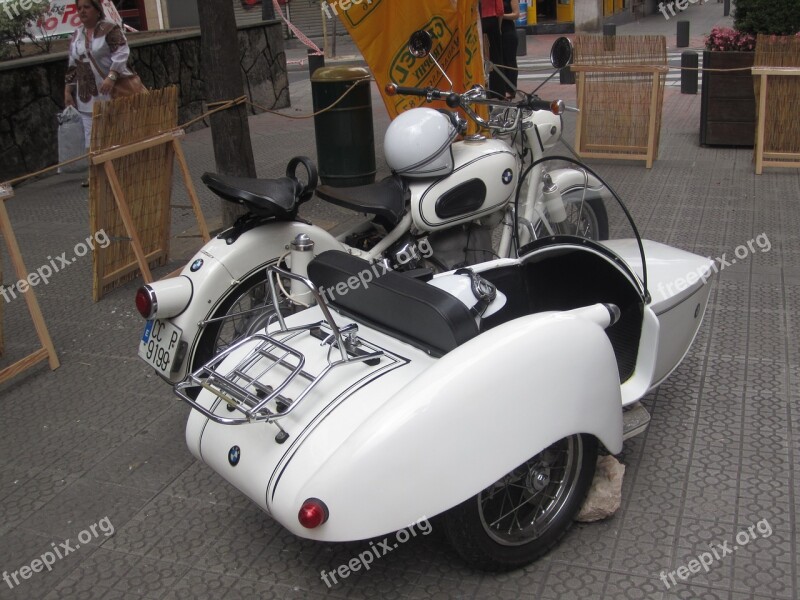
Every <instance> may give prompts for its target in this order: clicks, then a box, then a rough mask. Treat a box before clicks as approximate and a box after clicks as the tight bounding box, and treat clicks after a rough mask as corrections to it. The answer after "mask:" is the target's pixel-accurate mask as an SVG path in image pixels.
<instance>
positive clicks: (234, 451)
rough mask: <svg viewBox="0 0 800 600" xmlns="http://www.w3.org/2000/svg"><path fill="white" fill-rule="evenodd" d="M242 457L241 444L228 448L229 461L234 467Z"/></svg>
mask: <svg viewBox="0 0 800 600" xmlns="http://www.w3.org/2000/svg"><path fill="white" fill-rule="evenodd" d="M240 458H242V451H241V450H240V449H239V446H234V447H233V448H231V449H230V450H228V462H229V463H231V466H232V467H235V466H236V465H238V464H239V459H240Z"/></svg>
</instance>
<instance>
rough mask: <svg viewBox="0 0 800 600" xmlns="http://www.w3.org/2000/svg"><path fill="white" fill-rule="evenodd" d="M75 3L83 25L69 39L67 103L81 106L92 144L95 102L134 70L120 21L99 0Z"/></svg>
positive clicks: (108, 96)
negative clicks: (107, 13) (110, 18)
mask: <svg viewBox="0 0 800 600" xmlns="http://www.w3.org/2000/svg"><path fill="white" fill-rule="evenodd" d="M75 6H76V7H77V8H78V17H79V18H80V20H81V26H80V27H78V28H77V29H76V30H75V32H74V33H73V34H72V38H71V40H70V43H69V64H68V66H67V75H66V78H65V87H64V104H65V105H67V106H75V107H76V108H77V109H78V112H79V113H80V115H81V119H82V120H83V132H84V141H85V144H86V148H89V142H90V140H91V137H92V108H93V106H94V103H95V102H96V101H98V100H110V99H111V90H112V89H114V85H115V84H116V82H117V80H118V79H119V78H120V77H130V76H132V75H133V72H132V71H131V70H130V69H129V68H128V56H129V55H130V48H129V47H128V41H127V40H126V39H125V35H124V34H123V33H122V29H120V27H119V25H117V24H115V23H112V22H110V21H107V20H106V19H105V14H104V13H103V7H102V6H101V5H100V2H99V0H77V2H76V3H75Z"/></svg>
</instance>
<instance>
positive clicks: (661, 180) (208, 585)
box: [0, 3, 800, 600]
mask: <svg viewBox="0 0 800 600" xmlns="http://www.w3.org/2000/svg"><path fill="white" fill-rule="evenodd" d="M721 6H722V5H721V4H720V5H717V4H711V3H710V4H708V5H698V6H696V7H694V8H696V9H702V10H708V11H711V10H712V9H716V8H717V7H719V14H720V15H721ZM657 16H658V18H659V19H663V17H661V16H660V15H657ZM720 18H721V17H720ZM717 20H719V19H717ZM536 43H537V44H539V43H541V42H536ZM541 94H542V96H543V97H563V98H564V99H565V100H566V101H567V102H570V101H572V102H574V97H575V92H574V86H559V85H557V84H553V83H551V84H548V85H547V86H546V87H545V88H543V89H542V92H541ZM291 95H292V102H293V108H291V109H287V110H286V111H284V112H285V113H288V114H292V115H295V116H297V115H299V114H307V113H308V112H310V92H309V84H308V82H307V81H301V82H297V83H293V84H292V87H291ZM373 102H374V105H375V110H374V122H375V131H376V142H377V154H378V165H379V169H380V170H381V172H383V173H385V172H386V166H385V162H384V161H383V157H382V150H381V144H380V140H382V136H383V132H384V131H385V128H386V126H387V125H388V118H387V117H386V114H385V111H384V110H383V108H382V106H381V105H380V101H379V99H378V96H377V92H376V91H375V90H373ZM699 105H700V97H699V96H686V95H681V94H680V93H679V92H678V91H677V90H675V89H667V91H666V95H665V100H664V116H663V129H662V134H661V147H660V156H659V159H658V160H657V161H656V163H655V164H654V166H653V168H652V170H646V169H645V168H644V166H642V165H641V164H636V163H617V162H610V161H605V162H604V161H592V162H591V163H590V164H591V165H592V166H593V167H594V168H596V169H597V170H598V171H599V172H600V173H601V174H602V175H603V176H604V177H605V178H606V179H607V180H608V181H609V182H610V183H611V184H612V185H613V186H614V187H615V188H616V189H617V191H618V192H620V194H621V196H622V197H623V198H624V199H625V200H626V201H627V202H628V205H629V207H630V208H631V210H632V212H633V214H634V217H635V219H636V221H637V223H638V225H639V226H640V229H641V231H642V234H643V235H644V236H645V237H647V238H649V239H653V240H656V241H660V242H664V243H667V244H671V245H674V246H677V247H680V248H683V249H686V250H690V251H694V252H697V253H699V254H702V255H707V256H711V257H721V256H723V255H726V256H727V257H728V259H730V257H732V256H733V255H734V253H735V252H736V249H737V248H739V247H740V246H742V245H746V244H747V242H748V241H752V240H756V239H757V238H759V236H762V237H760V239H761V240H762V241H763V240H764V239H768V240H769V242H770V245H769V250H768V251H762V250H764V249H765V248H766V246H763V247H759V246H756V251H754V252H749V253H748V254H747V256H745V257H744V258H743V259H742V260H739V261H737V263H736V264H732V265H731V266H730V267H727V268H725V269H724V270H723V271H722V272H721V273H720V274H719V276H718V277H716V278H715V280H714V281H713V288H712V292H711V300H710V304H709V308H708V312H707V314H706V318H705V321H704V324H703V326H702V329H701V331H700V333H699V336H698V339H697V340H696V342H695V344H694V346H693V347H692V348H691V350H690V352H689V354H688V356H687V357H686V359H685V360H684V362H683V363H682V365H681V366H680V367H679V369H678V370H677V371H676V372H675V373H674V374H673V375H672V377H671V378H670V379H669V380H668V381H667V382H665V383H664V384H663V385H662V386H661V387H660V388H658V389H657V390H656V391H655V392H653V393H651V394H650V395H648V396H647V398H646V400H645V404H646V406H647V408H648V409H649V410H650V412H651V413H652V415H653V420H652V422H651V425H650V427H649V429H648V431H647V432H646V433H645V434H644V435H642V436H639V437H637V438H634V439H632V440H630V441H628V442H626V444H625V447H624V450H623V452H622V454H621V456H620V457H619V458H620V460H621V461H622V462H623V463H624V464H625V465H626V467H627V471H626V474H625V480H624V485H623V502H622V507H621V509H620V511H619V512H618V514H617V515H615V516H614V517H613V518H611V519H609V520H607V521H604V522H600V523H594V524H587V525H577V526H576V527H574V528H573V529H572V531H571V532H570V533H569V534H568V535H567V536H566V538H565V539H564V540H563V543H562V544H561V545H560V546H559V547H558V548H557V549H556V550H555V551H553V552H551V553H550V554H549V555H548V556H547V557H545V558H544V559H542V560H540V561H538V562H537V563H535V564H533V565H531V566H529V567H527V568H525V569H521V570H519V571H516V572H513V573H510V574H504V575H497V574H490V573H481V572H474V571H470V570H468V569H466V568H465V567H463V566H462V565H461V563H460V562H459V561H458V560H457V558H456V557H455V556H454V554H453V552H452V551H451V550H450V549H449V548H448V546H447V544H446V542H445V540H444V537H443V535H442V531H441V528H439V527H437V523H436V522H435V521H434V523H433V531H432V533H431V534H430V535H428V536H424V537H421V536H417V537H416V538H413V539H412V540H411V541H409V542H408V543H406V544H403V545H402V547H400V548H398V549H397V550H395V551H393V552H392V555H391V556H387V557H385V558H384V559H383V560H382V561H380V563H377V562H376V563H375V564H374V565H373V568H372V569H371V570H370V571H367V572H359V573H356V574H354V575H352V576H351V577H350V578H348V579H346V580H344V581H342V582H341V583H339V584H337V585H335V586H333V587H332V588H328V587H327V586H326V584H325V583H324V582H323V581H322V579H321V577H320V572H321V571H323V570H325V571H330V570H331V569H334V568H336V567H337V566H338V565H340V564H344V563H346V562H347V561H349V560H350V558H352V557H353V556H356V555H357V554H358V553H359V552H361V551H363V550H364V548H365V547H367V542H357V543H347V544H321V543H313V542H309V541H304V540H300V539H297V538H295V537H293V536H292V535H289V534H287V533H286V532H285V531H283V530H282V529H281V528H280V527H278V526H277V525H276V524H275V523H274V522H272V521H271V520H270V519H269V517H267V516H266V515H264V514H262V513H261V512H259V510H258V509H257V508H255V506H254V505H252V503H250V502H249V501H248V500H246V499H245V498H244V497H243V496H242V495H241V494H239V493H237V492H236V491H235V490H233V489H232V488H231V487H230V486H228V485H227V484H226V483H225V482H224V481H223V480H222V479H221V478H220V477H218V476H217V475H215V474H214V473H213V472H211V470H210V469H208V468H206V467H205V466H204V465H202V464H200V463H197V462H196V461H195V460H194V459H193V458H192V457H191V455H190V454H189V451H188V450H187V448H186V446H185V441H184V435H183V427H184V424H185V420H186V416H187V412H188V411H187V409H186V408H184V406H183V405H182V404H180V403H179V401H178V400H177V399H176V398H175V397H174V395H173V394H172V392H171V390H170V389H169V388H168V387H167V386H166V385H165V384H164V383H163V382H162V381H161V380H159V379H158V378H157V377H156V376H155V375H154V374H153V373H152V371H151V370H149V369H148V367H146V366H145V365H144V363H141V362H140V361H139V360H138V359H137V357H136V348H137V343H138V339H139V336H140V334H141V329H142V325H143V323H142V320H141V318H140V317H139V316H138V314H137V313H136V311H135V309H134V307H133V294H134V291H135V289H136V287H137V286H138V283H135V282H133V283H131V284H129V285H127V286H125V287H123V288H121V289H119V290H117V291H115V292H113V293H111V294H109V295H108V296H107V297H106V298H104V299H103V300H102V301H101V302H99V303H97V304H95V303H93V302H92V301H91V261H90V258H88V257H85V258H81V259H78V260H77V261H76V262H74V263H72V264H70V265H69V267H68V268H64V269H63V271H61V272H59V273H57V274H56V275H55V276H54V277H53V279H52V280H51V282H50V283H49V284H48V285H46V286H39V287H37V288H36V293H37V297H38V299H39V302H40V304H41V306H42V310H43V313H44V317H45V320H46V321H47V324H48V326H49V328H50V332H51V335H52V336H53V339H54V342H55V346H56V348H57V350H58V353H59V357H60V359H61V363H62V366H61V367H60V368H59V369H58V370H56V371H53V372H50V371H49V370H47V368H46V367H44V366H42V367H37V368H35V369H33V370H31V371H28V372H26V373H25V374H23V375H21V376H19V377H17V378H16V379H15V380H13V381H12V382H10V383H8V384H5V385H4V386H2V387H0V411H2V417H1V418H0V515H1V516H0V576H2V575H3V574H5V573H9V574H10V573H12V572H14V571H17V572H19V570H20V569H21V568H22V567H23V566H25V565H31V564H32V561H34V560H35V559H37V558H39V557H40V556H42V555H43V554H45V553H46V552H49V551H51V550H53V549H54V545H55V547H56V548H61V549H62V554H63V552H66V550H64V549H63V547H62V546H61V543H63V542H65V541H66V540H70V541H71V546H72V547H75V546H77V545H80V547H79V548H77V547H75V548H74V550H73V551H71V552H70V553H69V554H68V555H66V556H64V557H63V558H62V559H59V560H56V561H55V562H54V564H53V565H52V571H44V572H40V573H32V574H31V576H30V578H29V579H25V580H20V583H19V585H14V586H13V587H10V586H9V585H8V584H7V583H6V582H5V581H0V599H5V598H9V599H21V600H29V599H39V598H45V599H47V600H55V599H57V598H68V599H92V598H103V599H117V598H119V599H126V600H134V599H141V598H159V599H165V600H166V599H170V600H171V599H176V598H193V599H194V598H209V599H214V600H217V599H226V600H227V599H234V598H242V599H248V600H250V599H254V598H265V599H269V598H275V599H284V598H298V599H306V598H370V599H372V598H377V597H381V598H384V597H385V598H437V599H448V598H453V599H456V598H457V599H461V598H473V599H481V600H482V599H488V598H509V599H510V598H526V599H533V598H563V599H573V598H592V599H595V598H607V599H615V600H616V599H638V598H647V599H648V600H650V599H652V600H677V599H695V598H703V599H715V600H717V599H718V600H723V599H724V600H745V599H750V598H755V599H762V600H766V599H790V600H791V599H794V598H798V597H800V572H799V571H798V551H799V550H800V540H798V537H797V527H798V525H799V524H800V517H799V516H798V514H799V513H798V510H800V498H798V489H799V488H798V480H799V478H800V467H799V466H798V455H799V454H800V437H799V436H798V433H797V432H798V430H799V429H800V408H798V406H799V405H798V402H799V401H800V349H799V347H798V343H797V340H798V333H800V316H798V315H800V172H798V171H797V170H788V169H787V170H768V171H767V172H766V173H765V174H764V175H761V176H756V175H754V166H753V163H752V151H751V150H749V149H723V148H701V147H700V146H699V145H698V135H699V134H698V132H699ZM566 120H567V132H566V136H565V137H566V139H567V140H569V141H572V140H574V129H573V125H574V118H573V117H572V116H567V118H566ZM251 131H252V137H253V144H254V151H255V153H256V162H257V165H258V171H259V174H260V175H261V176H276V175H279V174H281V173H282V171H283V168H284V165H285V163H286V161H287V160H288V159H289V158H290V157H291V156H292V155H294V154H307V155H309V156H312V157H315V150H314V141H313V140H314V136H313V122H312V121H311V120H302V121H290V120H288V119H285V118H283V117H281V116H278V115H270V114H266V115H260V116H257V117H253V118H252V119H251ZM184 148H185V151H186V155H187V157H188V160H189V164H190V167H191V171H192V176H193V179H194V182H195V185H196V186H197V187H198V190H199V191H200V193H201V197H202V203H203V207H204V210H205V211H206V214H207V215H208V217H209V218H210V220H212V221H213V220H214V219H218V217H219V205H218V202H217V201H216V200H215V199H214V198H213V197H212V196H211V194H209V193H207V192H206V191H205V190H204V189H203V186H202V184H201V183H200V176H201V174H202V173H203V171H205V170H212V169H213V156H212V153H211V143H210V132H209V131H208V130H205V131H199V132H195V133H192V134H189V135H188V136H187V137H186V139H185V142H184ZM80 179H81V176H80V175H60V176H55V177H51V178H47V179H43V180H40V181H36V182H33V183H29V184H27V185H24V186H21V187H19V188H18V189H17V196H16V197H15V198H14V199H12V200H10V201H9V202H8V203H7V206H8V209H9V212H10V215H11V220H12V223H13V224H14V228H15V232H16V234H17V236H18V238H19V242H20V245H21V247H22V251H23V254H24V258H25V261H26V265H27V267H28V269H31V270H32V269H35V268H36V267H37V266H39V265H43V264H46V263H47V262H48V257H49V256H56V255H58V254H60V253H61V252H64V251H67V252H72V250H73V248H74V246H75V245H76V244H77V243H79V242H81V241H83V240H84V239H85V238H86V236H88V235H89V234H90V233H92V232H90V231H89V229H88V227H89V226H88V209H87V201H86V191H85V190H84V189H82V188H81V187H80V186H79V181H80ZM177 180H178V179H177V178H176V181H177ZM175 189H176V193H175V201H174V203H175V204H185V198H183V197H182V191H181V189H182V186H181V185H180V184H176V186H175ZM304 214H305V215H306V216H308V217H309V218H311V219H312V220H314V221H316V222H320V223H331V224H332V223H334V222H336V221H338V220H340V219H342V218H344V217H345V216H346V214H347V213H345V212H344V211H341V210H339V209H336V208H335V207H331V206H329V205H325V204H322V203H320V202H317V201H313V202H311V203H309V204H308V205H306V206H305V208H304ZM191 226H192V216H191V214H190V213H189V211H186V210H183V209H180V210H177V211H175V214H174V215H173V223H172V228H173V232H182V231H185V230H187V229H190V228H191ZM3 248H4V246H3ZM175 250H176V253H175V255H174V256H173V257H172V260H171V262H170V264H168V265H167V266H165V267H164V268H162V269H160V270H158V271H157V272H156V275H158V276H160V275H163V274H166V273H168V272H170V271H172V270H174V269H175V268H177V267H178V266H180V265H181V264H183V262H185V260H186V259H187V258H188V257H189V255H190V254H191V252H192V251H193V248H192V247H191V243H189V242H183V243H181V244H180V245H179V246H178V247H176V249H175ZM3 256H4V258H3V273H4V274H6V275H5V282H6V283H10V282H11V278H10V277H9V276H8V273H10V268H11V267H10V264H9V261H8V258H7V256H5V252H4V251H3ZM0 302H4V306H3V310H4V313H5V314H4V321H3V326H4V330H5V341H6V350H7V353H6V356H4V357H2V359H1V361H2V362H0V366H4V365H6V364H9V363H10V362H11V361H12V360H16V359H18V358H21V357H22V356H23V355H25V354H27V353H29V352H31V351H33V350H34V349H35V348H36V346H37V344H36V339H35V335H34V332H33V327H32V325H31V323H30V320H29V319H28V317H27V312H26V310H25V307H24V304H23V302H22V301H20V300H19V299H16V300H12V301H11V302H5V301H4V300H0ZM564 361H565V362H567V361H569V357H564ZM575 368H576V370H577V371H579V370H580V365H575ZM539 385H541V383H540V382H531V390H532V391H535V390H536V389H537V387H538V386H539ZM757 523H759V524H760V528H754V529H753V531H755V532H756V534H757V535H754V536H753V537H754V538H755V539H752V538H751V541H748V543H747V544H737V543H736V538H737V534H739V533H740V532H742V531H746V530H747V529H748V528H749V527H751V526H753V525H755V524H757ZM92 525H95V532H96V535H95V534H92V535H89V533H88V532H90V527H91V526H92ZM111 527H113V535H109V536H106V533H108V532H110V529H111ZM84 531H86V532H87V533H82V532H84ZM767 532H769V535H767ZM79 536H80V537H79ZM79 539H80V543H78V540H79ZM710 545H713V546H714V547H715V548H717V547H719V546H723V545H727V546H728V547H729V548H730V549H731V550H732V549H733V547H734V545H736V546H737V549H736V550H735V551H732V552H731V553H729V554H727V555H725V556H720V558H719V560H715V561H714V563H713V564H712V565H711V567H710V569H709V571H708V573H706V572H703V571H701V572H700V573H697V574H691V575H690V576H689V577H688V578H687V579H686V580H685V581H678V582H677V584H676V585H673V584H672V582H671V581H670V580H669V577H668V576H667V577H666V580H667V584H665V583H664V580H663V579H662V577H661V576H662V573H668V572H677V570H678V569H680V568H682V567H684V566H687V565H689V564H690V563H691V561H692V559H693V558H694V557H697V556H699V555H700V554H701V553H703V552H706V551H707V550H708V549H709V546H710Z"/></svg>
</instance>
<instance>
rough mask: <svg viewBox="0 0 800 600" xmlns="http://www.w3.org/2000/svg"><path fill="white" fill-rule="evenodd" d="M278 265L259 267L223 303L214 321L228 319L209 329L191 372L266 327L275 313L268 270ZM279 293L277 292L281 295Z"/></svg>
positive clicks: (206, 331) (200, 344) (205, 332)
mask: <svg viewBox="0 0 800 600" xmlns="http://www.w3.org/2000/svg"><path fill="white" fill-rule="evenodd" d="M275 262H276V261H272V262H270V263H267V264H265V265H263V266H261V267H259V268H258V270H256V271H255V272H254V273H253V274H252V275H250V276H249V277H248V278H247V279H245V280H244V281H242V282H241V283H240V284H239V285H237V286H236V287H235V288H233V289H232V290H231V291H230V292H229V294H228V297H227V298H225V299H224V300H223V301H222V303H221V304H220V305H219V308H217V310H216V311H215V312H214V315H213V316H212V318H214V319H217V318H220V317H228V318H226V319H224V320H221V321H214V322H212V323H209V324H208V325H206V327H205V329H204V331H203V333H202V334H201V335H200V339H199V340H198V342H197V349H196V350H195V353H194V357H193V359H192V364H191V366H190V371H195V370H196V369H198V368H200V367H201V366H202V365H203V364H205V363H207V362H208V361H209V360H211V359H212V358H214V356H216V355H217V354H219V353H220V352H222V351H223V350H225V348H227V347H228V346H230V345H231V344H233V343H234V342H236V341H238V340H240V339H242V338H243V337H245V336H248V335H252V334H254V333H255V332H256V331H258V330H259V329H262V328H263V327H265V326H266V325H267V322H268V320H269V318H270V316H271V315H272V314H273V313H274V309H273V304H272V294H271V292H270V288H269V284H268V283H267V271H266V269H267V267H268V266H270V265H274V264H275ZM280 293H281V292H280V290H278V294H280ZM258 308H263V310H260V311H259V310H256V311H255V312H252V313H248V314H246V315H238V316H237V313H240V312H242V311H245V310H252V309H258Z"/></svg>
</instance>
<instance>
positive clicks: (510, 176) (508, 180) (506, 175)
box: [503, 169, 514, 185]
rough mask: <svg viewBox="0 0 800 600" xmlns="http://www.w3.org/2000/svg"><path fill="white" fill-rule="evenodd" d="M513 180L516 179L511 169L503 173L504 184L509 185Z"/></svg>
mask: <svg viewBox="0 0 800 600" xmlns="http://www.w3.org/2000/svg"><path fill="white" fill-rule="evenodd" d="M512 179H514V172H513V171H512V170H511V169H506V170H505V171H503V183H505V184H506V185H508V184H509V183H511V180H512Z"/></svg>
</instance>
